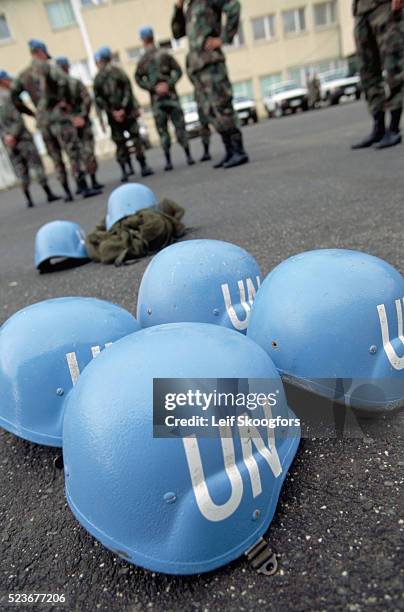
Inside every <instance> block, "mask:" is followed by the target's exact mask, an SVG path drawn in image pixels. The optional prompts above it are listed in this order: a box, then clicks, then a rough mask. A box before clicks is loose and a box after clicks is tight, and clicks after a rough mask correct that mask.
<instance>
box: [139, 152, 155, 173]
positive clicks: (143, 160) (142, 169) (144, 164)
mask: <svg viewBox="0 0 404 612" xmlns="http://www.w3.org/2000/svg"><path fill="white" fill-rule="evenodd" d="M137 160H138V162H139V164H140V173H141V175H142V176H151V175H152V174H154V170H153V169H152V168H150V166H149V165H148V163H147V161H146V158H145V156H144V155H142V156H141V157H138V158H137Z"/></svg>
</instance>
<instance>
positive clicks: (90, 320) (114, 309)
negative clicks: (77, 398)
mask: <svg viewBox="0 0 404 612" xmlns="http://www.w3.org/2000/svg"><path fill="white" fill-rule="evenodd" d="M138 329H139V325H138V323H137V321H136V319H135V318H134V317H133V316H132V315H131V314H130V313H129V312H127V311H126V310H124V309H123V308H120V307H119V306H116V305H115V304H111V303H109V302H105V301H103V300H98V299H94V298H83V297H67V298H57V299H54V300H46V301H44V302H39V303H37V304H33V305H32V306H28V307H27V308H23V309H22V310H20V311H19V312H17V313H16V314H14V315H13V316H12V317H11V318H10V319H8V321H6V322H5V323H4V324H3V325H2V327H1V328H0V389H1V402H0V426H1V427H3V428H4V429H6V430H7V431H10V432H11V433H14V434H15V435H17V436H19V437H21V438H24V439H25V440H29V441H31V442H35V443H37V444H45V445H48V446H62V425H63V416H64V405H65V399H66V397H67V396H68V394H69V391H70V390H71V389H72V387H73V386H74V385H75V384H76V383H77V381H78V379H79V376H80V373H81V372H82V371H83V369H84V368H85V367H86V366H87V364H88V363H89V362H90V361H91V360H92V359H94V358H95V357H97V358H98V355H99V353H100V352H101V351H103V350H104V349H105V348H106V347H108V346H110V345H111V343H113V342H116V341H117V340H119V339H120V338H123V337H124V336H126V335H128V334H131V333H133V332H136V331H137V330H138Z"/></svg>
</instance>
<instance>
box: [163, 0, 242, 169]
mask: <svg viewBox="0 0 404 612" xmlns="http://www.w3.org/2000/svg"><path fill="white" fill-rule="evenodd" d="M240 12H241V6H240V2H239V0H177V3H176V5H175V9H174V15H173V19H172V31H173V35H174V37H175V38H182V37H183V36H187V37H188V42H189V53H188V57H187V65H188V69H189V72H190V74H191V75H192V81H193V82H194V83H196V87H197V89H198V90H199V92H200V97H201V102H202V107H203V111H204V113H205V116H206V117H207V119H208V121H209V123H212V124H213V125H214V126H215V128H216V130H217V131H218V132H219V134H220V135H221V137H222V140H223V144H224V147H225V151H226V154H225V157H224V158H223V159H222V160H221V161H220V162H219V163H218V164H216V165H215V166H214V167H215V168H221V167H223V168H234V167H235V166H240V165H241V164H245V163H247V162H248V161H249V159H248V155H247V153H246V152H245V150H244V146H243V137H242V134H241V131H240V128H239V121H238V117H237V113H235V111H234V109H233V90H232V86H231V83H230V80H229V77H228V74H227V68H226V61H225V56H224V53H223V50H222V46H223V45H225V44H230V43H231V42H232V40H233V38H234V36H235V35H236V33H237V30H238V26H239V22H240ZM223 14H225V15H226V17H227V21H226V24H225V25H224V26H223V27H222V16H223Z"/></svg>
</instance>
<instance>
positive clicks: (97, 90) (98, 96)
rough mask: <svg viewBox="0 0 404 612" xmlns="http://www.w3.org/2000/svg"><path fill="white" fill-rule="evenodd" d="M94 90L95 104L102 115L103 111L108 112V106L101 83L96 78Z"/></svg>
mask: <svg viewBox="0 0 404 612" xmlns="http://www.w3.org/2000/svg"><path fill="white" fill-rule="evenodd" d="M93 90H94V102H95V106H96V109H97V111H99V112H100V113H102V111H106V110H107V109H106V104H105V101H104V98H103V95H102V87H101V83H100V80H99V79H98V78H97V77H95V79H94V85H93Z"/></svg>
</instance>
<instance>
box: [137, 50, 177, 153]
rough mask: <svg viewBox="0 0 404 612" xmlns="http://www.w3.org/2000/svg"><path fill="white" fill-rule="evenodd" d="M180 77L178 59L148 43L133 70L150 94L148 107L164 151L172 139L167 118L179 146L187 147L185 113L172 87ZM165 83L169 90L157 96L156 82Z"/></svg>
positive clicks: (139, 82) (168, 147)
mask: <svg viewBox="0 0 404 612" xmlns="http://www.w3.org/2000/svg"><path fill="white" fill-rule="evenodd" d="M181 76H182V70H181V67H180V65H179V64H178V62H176V60H175V59H174V58H173V57H172V55H170V54H169V53H167V52H166V51H164V50H161V49H157V47H155V46H154V45H150V46H149V47H148V48H147V49H146V51H145V53H144V55H143V56H142V58H141V59H140V61H139V63H138V65H137V68H136V72H135V80H136V83H137V84H138V85H139V87H141V88H142V89H146V90H147V91H148V92H149V93H150V99H151V106H152V111H153V116H154V121H155V124H156V129H157V131H158V133H159V136H160V140H161V146H162V147H163V150H164V151H165V152H168V151H169V150H170V147H171V138H170V134H169V131H168V120H169V119H171V121H172V123H173V124H174V127H175V133H176V135H177V140H178V142H179V143H180V145H181V146H182V147H183V148H184V149H187V148H188V136H187V131H186V128H185V120H184V113H183V110H182V108H181V104H180V101H179V98H178V95H177V92H176V89H175V85H176V83H177V82H178V81H179V79H180V78H181ZM162 82H166V83H168V86H169V92H168V94H167V95H166V96H159V95H158V94H157V92H156V85H157V84H158V83H162Z"/></svg>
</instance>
